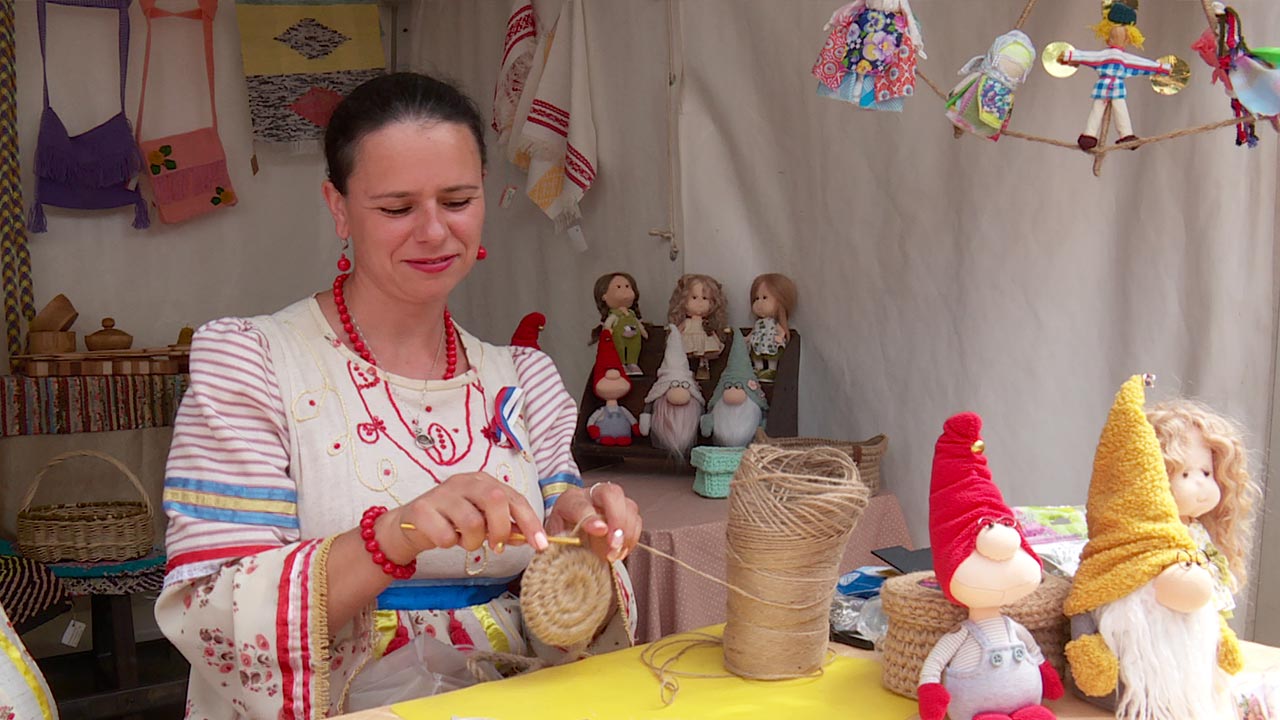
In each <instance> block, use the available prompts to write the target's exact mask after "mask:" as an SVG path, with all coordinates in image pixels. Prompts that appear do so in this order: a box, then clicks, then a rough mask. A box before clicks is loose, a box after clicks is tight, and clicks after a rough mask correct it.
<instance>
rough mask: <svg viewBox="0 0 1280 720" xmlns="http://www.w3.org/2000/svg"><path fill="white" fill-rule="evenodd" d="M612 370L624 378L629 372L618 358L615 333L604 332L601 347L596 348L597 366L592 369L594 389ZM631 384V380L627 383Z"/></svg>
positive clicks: (601, 337)
mask: <svg viewBox="0 0 1280 720" xmlns="http://www.w3.org/2000/svg"><path fill="white" fill-rule="evenodd" d="M610 370H617V371H618V374H619V375H621V376H622V377H623V378H626V377H627V371H626V370H625V369H623V367H622V358H620V357H618V348H616V347H614V346H613V333H612V332H611V331H609V330H603V331H601V333H600V343H599V347H597V348H596V366H595V367H594V368H592V369H591V387H592V389H594V388H595V386H596V385H597V384H598V383H599V382H600V380H602V379H603V378H604V374H605V373H606V372H608V371H610ZM630 382H631V381H630V380H628V381H627V383H628V384H630Z"/></svg>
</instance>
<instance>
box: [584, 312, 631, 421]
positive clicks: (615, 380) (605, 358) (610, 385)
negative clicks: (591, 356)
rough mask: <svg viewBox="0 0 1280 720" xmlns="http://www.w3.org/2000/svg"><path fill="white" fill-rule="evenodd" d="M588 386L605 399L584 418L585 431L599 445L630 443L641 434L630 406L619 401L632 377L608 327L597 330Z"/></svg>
mask: <svg viewBox="0 0 1280 720" xmlns="http://www.w3.org/2000/svg"><path fill="white" fill-rule="evenodd" d="M591 389H592V390H593V391H594V392H595V394H596V397H598V398H600V399H601V400H604V401H605V402H604V406H603V407H601V408H600V409H599V410H596V411H595V412H593V413H591V417H589V418H587V434H588V435H590V436H591V439H592V440H595V441H596V442H598V443H600V444H601V445H624V446H625V445H630V444H631V438H632V436H634V435H639V434H640V425H639V423H638V421H637V420H636V416H635V415H632V414H631V411H630V410H628V409H626V408H625V407H623V406H621V405H619V404H618V401H619V400H621V399H622V398H624V397H626V396H627V393H629V392H631V381H630V380H628V379H627V376H626V375H625V374H624V371H623V367H622V358H620V357H618V350H617V348H615V347H614V345H613V333H611V332H610V331H608V330H605V331H603V332H601V333H600V344H599V345H598V346H597V347H596V365H595V367H594V368H593V369H592V370H591Z"/></svg>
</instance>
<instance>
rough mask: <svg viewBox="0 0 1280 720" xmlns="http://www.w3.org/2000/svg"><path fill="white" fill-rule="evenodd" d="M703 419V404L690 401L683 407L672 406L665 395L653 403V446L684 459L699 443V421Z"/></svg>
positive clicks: (651, 432)
mask: <svg viewBox="0 0 1280 720" xmlns="http://www.w3.org/2000/svg"><path fill="white" fill-rule="evenodd" d="M701 417H702V403H700V402H698V401H697V400H693V399H690V401H689V402H687V403H685V404H683V405H672V404H671V403H669V402H667V396H666V395H663V396H661V397H659V398H658V399H657V400H654V401H653V419H652V420H651V421H650V425H649V437H650V439H651V440H652V441H653V446H654V447H656V448H661V449H663V450H666V451H667V452H669V453H671V454H672V455H673V456H674V457H676V458H679V459H681V460H683V459H684V455H685V453H687V452H689V448H691V447H693V444H694V443H695V442H697V441H698V420H699V419H700V418H701Z"/></svg>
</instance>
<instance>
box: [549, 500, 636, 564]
mask: <svg viewBox="0 0 1280 720" xmlns="http://www.w3.org/2000/svg"><path fill="white" fill-rule="evenodd" d="M580 522H581V523H582V528H581V529H582V532H583V533H584V534H585V535H586V537H587V541H588V543H589V544H590V547H591V550H592V552H594V553H595V554H596V555H598V556H600V557H601V558H603V559H604V560H606V561H608V562H613V561H615V560H621V559H623V558H625V557H626V556H627V555H628V554H630V553H631V549H632V548H634V547H635V546H636V543H638V542H640V528H641V526H642V525H643V522H642V521H641V519H640V509H639V508H638V507H637V506H636V502H635V501H634V500H632V499H631V498H628V497H627V495H626V493H624V492H623V490H622V487H621V486H620V485H616V484H614V483H611V482H603V483H597V484H595V485H592V486H591V489H590V490H586V489H584V488H579V487H573V488H569V489H568V490H565V491H564V492H563V493H561V495H560V497H558V498H556V504H555V505H553V506H552V507H551V513H550V514H549V515H548V516H547V520H546V523H545V525H546V528H547V533H548V534H552V535H555V534H557V533H562V532H567V531H570V530H572V529H573V528H574V527H576V526H577V525H578V523H580Z"/></svg>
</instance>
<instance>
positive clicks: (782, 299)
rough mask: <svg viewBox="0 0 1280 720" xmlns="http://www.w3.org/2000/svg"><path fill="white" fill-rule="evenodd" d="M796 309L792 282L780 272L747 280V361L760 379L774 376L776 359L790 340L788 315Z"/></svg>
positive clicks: (793, 283)
mask: <svg viewBox="0 0 1280 720" xmlns="http://www.w3.org/2000/svg"><path fill="white" fill-rule="evenodd" d="M795 309H796V284H795V282H794V281H792V279H791V278H789V277H787V276H786V275H782V274H780V273H765V274H764V275H760V276H757V277H756V279H755V280H752V281H751V314H752V315H755V316H756V322H755V325H753V326H752V327H751V332H749V333H747V347H749V348H750V349H751V364H752V366H753V367H754V368H755V371H756V377H758V378H760V382H773V381H774V379H775V378H777V376H778V360H779V359H780V358H781V357H782V351H783V350H785V349H786V348H787V342H788V341H790V340H791V324H790V322H789V318H790V317H791V313H792V312H793V311H794V310H795Z"/></svg>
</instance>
